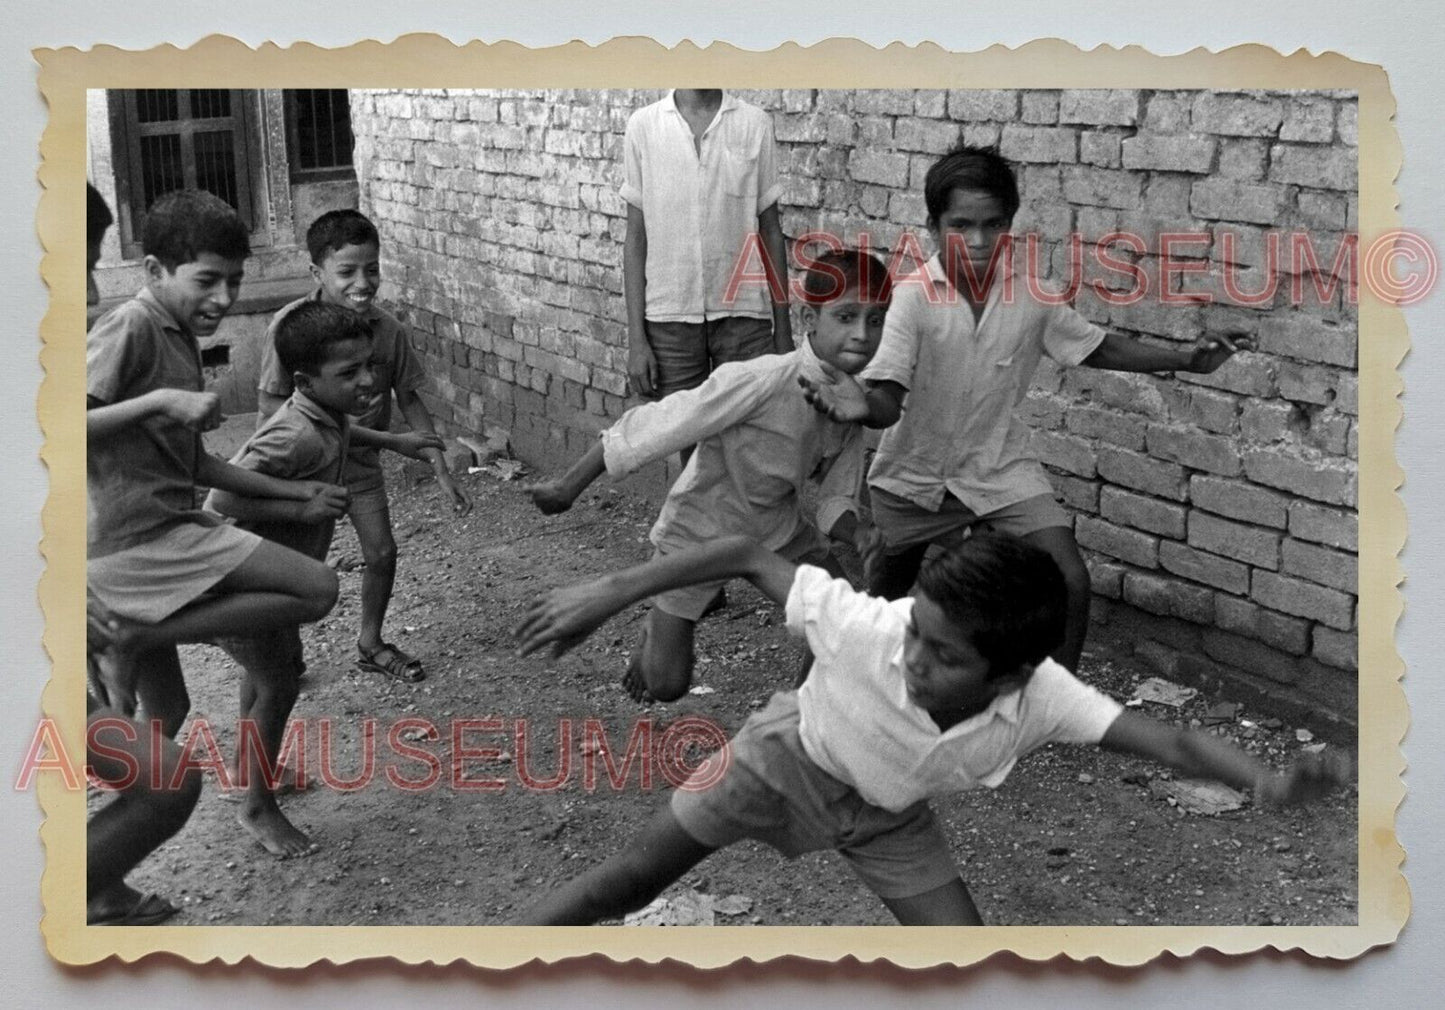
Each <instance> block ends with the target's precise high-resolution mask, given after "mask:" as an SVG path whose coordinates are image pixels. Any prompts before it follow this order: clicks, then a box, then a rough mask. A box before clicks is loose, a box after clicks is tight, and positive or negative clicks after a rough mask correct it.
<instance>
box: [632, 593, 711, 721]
mask: <svg viewBox="0 0 1445 1010" xmlns="http://www.w3.org/2000/svg"><path fill="white" fill-rule="evenodd" d="M696 628H697V625H696V624H695V623H694V622H693V621H689V620H687V619H686V618H683V617H675V616H673V615H672V614H669V613H665V612H664V611H662V610H659V609H658V608H657V607H653V608H652V610H651V611H650V612H649V613H648V615H647V624H646V625H645V626H644V628H643V631H642V634H641V635H640V636H639V637H638V641H637V645H636V647H635V648H634V649H633V651H632V661H631V662H630V663H628V665H627V674H626V675H625V676H624V677H623V678H622V686H623V687H625V688H626V689H627V693H628V694H630V695H631V696H632V698H633V700H635V701H643V702H645V701H648V700H653V701H676V700H677V699H678V698H681V697H682V696H683V695H684V694H686V693H687V689H688V688H689V687H690V686H692V667H693V659H694V657H693V652H692V645H693V634H694V632H695V630H696Z"/></svg>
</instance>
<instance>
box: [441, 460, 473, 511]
mask: <svg viewBox="0 0 1445 1010" xmlns="http://www.w3.org/2000/svg"><path fill="white" fill-rule="evenodd" d="M437 484H438V485H439V486H440V487H441V489H442V494H444V495H446V498H447V501H448V502H450V503H451V506H452V515H454V516H456V517H457V518H458V519H460V518H461V517H462V516H464V515H466V514H468V513H469V512H471V510H472V497H471V495H469V494H467V493H466V492H465V491H463V490H462V489H461V488H460V487H459V486H458V485H457V482H456V481H454V480H452V477H451V474H449V473H446V471H445V470H442V471H440V472H439V473H438V474H437Z"/></svg>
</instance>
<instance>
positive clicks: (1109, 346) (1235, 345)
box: [1084, 333, 1254, 373]
mask: <svg viewBox="0 0 1445 1010" xmlns="http://www.w3.org/2000/svg"><path fill="white" fill-rule="evenodd" d="M1253 348H1254V342H1253V341H1252V340H1250V338H1248V337H1246V336H1243V335H1241V334H1230V335H1227V336H1226V335H1223V334H1220V335H1216V336H1211V337H1201V338H1199V340H1197V341H1195V342H1194V343H1193V344H1191V345H1189V346H1188V347H1154V346H1152V345H1150V344H1143V343H1140V342H1139V341H1137V340H1131V339H1129V338H1128V337H1125V336H1122V335H1120V334H1118V333H1110V334H1107V335H1106V336H1105V337H1104V342H1103V343H1101V344H1100V345H1099V346H1098V347H1097V348H1096V349H1095V350H1094V353H1092V354H1090V355H1089V356H1088V357H1087V358H1085V359H1084V364H1085V365H1088V366H1089V367H1090V368H1107V369H1112V370H1113V371H1117V372H1201V373H1207V372H1212V371H1214V370H1215V369H1217V368H1218V367H1219V366H1220V365H1222V364H1224V363H1225V362H1226V361H1228V360H1229V359H1230V357H1231V356H1232V355H1234V353H1235V352H1237V351H1248V350H1252V349H1253Z"/></svg>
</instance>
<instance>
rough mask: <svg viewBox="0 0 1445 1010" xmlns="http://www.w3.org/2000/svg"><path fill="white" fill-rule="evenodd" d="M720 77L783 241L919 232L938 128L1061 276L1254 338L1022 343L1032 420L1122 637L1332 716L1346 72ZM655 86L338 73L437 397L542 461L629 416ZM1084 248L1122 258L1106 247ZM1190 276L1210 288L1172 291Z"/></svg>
mask: <svg viewBox="0 0 1445 1010" xmlns="http://www.w3.org/2000/svg"><path fill="white" fill-rule="evenodd" d="M742 95H743V97H745V98H747V99H748V100H750V101H753V102H754V103H756V104H758V105H761V106H762V107H764V108H766V109H768V110H769V111H770V112H771V113H772V115H773V121H774V125H775V128H776V133H777V138H778V142H779V146H780V154H781V156H780V170H781V173H782V176H783V179H784V195H783V200H782V209H783V222H784V229H785V231H786V232H787V234H788V235H789V236H797V235H799V234H802V233H804V232H807V231H811V230H817V229H825V230H830V231H832V232H834V233H835V234H838V235H840V236H842V237H843V238H844V239H845V240H848V241H853V240H854V237H855V236H857V235H858V234H859V233H860V232H866V233H867V234H868V236H869V241H870V242H871V243H872V244H873V245H875V246H878V247H881V248H884V249H893V248H895V247H898V244H899V241H900V238H901V237H902V236H903V235H904V234H905V233H906V232H913V233H916V234H917V235H918V236H919V237H920V238H921V239H922V241H923V247H924V248H925V249H928V248H929V246H928V242H927V238H926V235H925V234H924V232H925V228H924V219H925V216H926V215H925V211H924V206H923V198H922V182H923V175H924V173H925V172H926V171H927V168H928V166H929V165H930V164H931V163H932V162H933V161H934V160H935V159H936V158H937V156H938V155H939V154H941V153H942V152H944V151H945V150H947V149H948V148H949V147H951V146H952V145H954V144H955V143H956V142H957V141H959V140H960V139H962V140H966V141H969V142H972V143H981V144H990V145H993V144H996V145H998V147H999V149H1000V150H1001V152H1002V153H1003V154H1004V155H1005V156H1006V157H1008V158H1010V159H1011V160H1013V161H1014V162H1015V163H1016V164H1017V165H1018V175H1019V182H1020V189H1021V193H1022V197H1023V206H1022V208H1021V210H1020V213H1019V216H1018V218H1017V220H1016V222H1015V224H1016V229H1015V230H1016V232H1018V233H1029V232H1032V233H1034V234H1035V235H1036V236H1038V237H1039V239H1040V240H1041V241H1039V244H1038V248H1039V256H1038V261H1037V262H1038V269H1039V272H1040V273H1041V274H1042V275H1044V276H1046V277H1051V278H1053V279H1055V280H1056V281H1058V282H1060V283H1062V282H1064V281H1066V280H1067V279H1068V278H1069V277H1070V276H1071V264H1072V260H1071V256H1072V255H1078V256H1079V257H1080V259H1081V260H1082V277H1083V280H1084V281H1085V282H1087V283H1086V284H1085V286H1084V288H1083V289H1082V290H1081V291H1080V292H1079V295H1078V297H1077V300H1076V304H1077V306H1078V308H1079V310H1080V311H1081V312H1083V313H1084V314H1085V315H1086V316H1087V317H1088V318H1090V319H1092V320H1094V321H1096V322H1099V323H1101V324H1105V325H1108V326H1110V327H1112V328H1114V329H1117V330H1121V331H1125V332H1127V333H1131V334H1135V335H1138V336H1139V337H1140V338H1142V339H1144V340H1148V341H1155V342H1161V343H1168V342H1177V341H1184V340H1192V339H1194V338H1195V337H1197V336H1199V335H1200V334H1202V333H1204V332H1208V331H1225V330H1229V331H1243V332H1246V333H1249V334H1251V335H1252V336H1254V337H1255V338H1256V340H1257V342H1258V344H1259V347H1260V352H1259V353H1254V354H1247V355H1243V356H1241V357H1239V358H1237V359H1235V360H1234V361H1232V362H1231V363H1229V364H1228V365H1227V366H1226V367H1225V368H1223V369H1221V370H1220V371H1219V372H1217V373H1215V374H1214V375H1211V376H1193V375H1180V376H1177V377H1173V378H1171V377H1154V376H1141V375H1126V374H1122V373H1108V372H1100V371H1094V370H1090V369H1076V370H1072V371H1067V372H1065V371H1063V370H1060V369H1058V368H1057V367H1053V366H1051V365H1050V364H1049V363H1047V362H1046V363H1045V367H1044V368H1043V369H1041V371H1040V374H1039V376H1038V379H1037V382H1036V383H1035V388H1034V389H1033V391H1032V392H1031V394H1030V396H1029V399H1028V402H1027V413H1028V416H1029V419H1030V421H1031V422H1032V424H1033V425H1034V427H1035V429H1036V432H1037V435H1036V443H1035V444H1036V447H1037V449H1038V451H1039V453H1040V455H1041V457H1042V458H1043V459H1044V461H1045V462H1046V463H1047V464H1048V465H1049V467H1050V468H1051V470H1052V471H1053V473H1054V476H1055V479H1056V482H1057V486H1058V489H1059V491H1060V493H1061V494H1062V496H1063V497H1064V499H1065V501H1066V503H1067V504H1068V505H1069V507H1070V508H1071V510H1073V512H1074V513H1075V515H1076V519H1075V523H1076V526H1075V531H1076V535H1077V537H1078V540H1079V542H1080V544H1081V545H1082V546H1083V547H1084V549H1085V552H1086V554H1087V555H1088V557H1089V560H1090V564H1091V569H1092V571H1093V575H1094V584H1095V590H1096V596H1097V597H1098V600H1099V606H1098V607H1097V608H1096V619H1097V620H1098V621H1100V622H1101V623H1102V624H1104V625H1106V626H1112V627H1113V628H1115V629H1116V630H1117V631H1118V634H1117V635H1116V636H1114V637H1116V638H1117V639H1118V640H1121V641H1129V642H1131V643H1133V644H1134V647H1135V648H1136V650H1137V652H1138V653H1139V654H1140V656H1141V657H1142V658H1144V659H1145V660H1147V661H1149V662H1150V663H1152V664H1153V665H1154V666H1156V667H1157V668H1158V669H1159V670H1161V671H1162V672H1164V673H1166V674H1168V675H1172V676H1179V677H1181V678H1184V679H1191V680H1199V679H1201V678H1206V677H1208V676H1211V675H1215V674H1218V673H1220V672H1221V671H1222V672H1223V673H1224V674H1225V675H1227V676H1228V677H1229V678H1230V679H1231V680H1232V681H1233V682H1234V684H1235V685H1236V687H1239V688H1252V689H1255V690H1257V691H1259V692H1261V693H1262V694H1265V695H1268V696H1270V697H1271V698H1273V699H1275V700H1276V701H1277V702H1279V701H1284V702H1290V703H1292V705H1293V707H1294V708H1296V709H1297V710H1307V709H1310V710H1315V711H1325V712H1329V713H1333V714H1334V715H1337V716H1340V717H1344V718H1346V719H1349V718H1352V717H1353V711H1354V701H1353V699H1354V676H1353V671H1354V669H1355V665H1356V660H1355V653H1356V631H1355V629H1356V620H1357V618H1356V577H1355V564H1356V563H1355V551H1356V543H1357V539H1356V528H1357V517H1356V514H1355V504H1356V464H1355V458H1356V449H1357V434H1356V423H1357V421H1356V417H1357V413H1358V410H1357V383H1356V376H1355V371H1354V369H1355V364H1356V314H1355V311H1354V306H1353V302H1352V299H1351V297H1350V296H1351V295H1352V289H1350V288H1348V287H1346V286H1345V285H1344V284H1340V285H1336V286H1335V287H1334V288H1333V289H1332V290H1331V291H1330V293H1329V295H1328V297H1325V298H1323V299H1321V298H1319V297H1317V296H1316V294H1315V288H1314V286H1313V283H1319V284H1325V283H1326V282H1328V281H1330V280H1332V279H1334V278H1333V277H1332V276H1331V275H1332V270H1331V264H1333V263H1334V257H1335V253H1336V251H1337V249H1338V248H1339V247H1340V244H1341V242H1342V241H1343V240H1344V237H1345V235H1346V234H1347V233H1348V232H1349V231H1350V230H1352V229H1353V228H1354V227H1355V214H1356V198H1355V179H1356V170H1355V158H1356V153H1355V142H1356V141H1355V123H1356V120H1355V109H1356V107H1355V102H1354V100H1353V97H1352V96H1351V95H1350V94H1346V93H1323V94H1321V93H1310V94H1287V93H1263V92H1248V93H1233V92H1231V93H1223V92H1179V91H1157V92H1148V91H1095V90H1088V91H1062V92H1059V91H1025V92H1019V91H917V92H915V91H806V90H800V91H759V92H743V93H742ZM656 97H657V93H656V92H642V91H609V92H593V91H585V92H584V91H528V92H455V91H407V92H397V91H359V92H355V93H353V99H352V110H353V119H354V128H355V133H356V137H357V161H358V176H359V178H360V185H361V203H362V208H363V210H365V211H366V212H367V213H369V214H371V215H373V216H374V217H375V218H376V220H377V222H378V224H379V225H380V226H381V230H382V234H383V236H384V248H383V257H384V265H385V269H386V272H387V277H388V280H389V281H390V282H391V285H392V286H391V287H390V289H389V291H388V292H387V293H388V295H389V296H390V298H391V300H392V301H393V302H394V304H395V305H396V306H397V307H398V309H399V310H400V312H401V314H402V315H403V316H404V317H405V318H406V319H407V320H408V321H409V322H410V323H411V325H412V327H413V329H414V333H415V340H416V343H417V345H418V347H419V348H420V349H421V350H422V352H423V353H424V355H425V357H426V361H427V365H428V368H429V372H430V374H431V377H432V382H431V389H430V390H429V396H430V402H431V404H432V406H433V409H434V410H435V412H436V413H437V414H438V415H439V417H440V418H441V419H442V420H443V421H444V422H446V423H448V424H450V425H452V426H453V427H456V428H466V429H472V430H478V431H481V430H487V431H491V430H503V431H505V432H507V433H508V434H509V436H510V438H511V440H512V443H513V445H514V446H515V447H516V448H517V450H518V451H519V452H520V453H521V454H522V455H523V456H524V457H526V458H529V459H532V460H533V461H534V462H536V463H538V464H540V465H543V466H557V465H560V464H561V463H563V462H564V461H566V460H570V459H571V458H574V457H575V456H576V455H578V454H580V453H581V452H583V451H584V450H585V448H586V447H587V446H588V445H589V444H590V442H591V440H592V438H593V437H594V435H595V433H596V431H597V430H598V429H599V428H601V427H603V426H605V425H606V424H607V423H609V421H610V420H611V419H613V418H615V417H616V416H617V415H618V414H619V413H620V412H621V411H622V410H623V409H624V406H625V399H624V397H625V394H626V378H625V367H626V328H625V325H624V320H625V312H624V307H623V300H622V272H621V258H622V255H621V245H622V238H623V223H624V217H623V215H624V207H623V204H622V201H621V198H620V197H619V196H618V194H617V187H618V184H619V182H620V175H621V142H622V135H623V129H624V127H625V125H626V121H627V117H628V115H629V114H630V113H631V112H632V111H633V110H634V109H636V108H638V107H640V106H642V105H644V104H646V103H647V102H650V101H652V100H654V99H655V98H656ZM1075 232H1076V233H1078V234H1079V235H1080V236H1081V242H1080V244H1079V246H1078V248H1077V253H1075V251H1073V250H1071V249H1070V246H1069V242H1068V241H1067V236H1069V235H1070V233H1075ZM1120 232H1123V233H1127V234H1128V235H1129V236H1134V237H1133V238H1129V237H1125V238H1120V237H1118V234H1117V233H1120ZM1226 232H1228V233H1230V234H1231V236H1232V239H1231V241H1232V243H1233V244H1232V246H1230V247H1227V246H1226V245H1225V241H1224V234H1225V233H1226ZM1292 232H1299V233H1305V234H1307V235H1308V236H1309V238H1310V241H1311V244H1312V248H1313V250H1314V251H1315V254H1316V259H1317V262H1318V265H1317V266H1315V267H1313V268H1312V267H1311V265H1310V264H1309V263H1308V262H1306V261H1304V260H1302V259H1299V258H1298V257H1296V259H1297V260H1298V262H1296V263H1292V262H1291V254H1290V239H1289V234H1290V233H1292ZM1171 233H1186V234H1188V235H1190V236H1192V237H1191V238H1189V239H1188V240H1186V241H1184V242H1183V243H1179V242H1178V240H1175V245H1174V247H1173V250H1172V256H1173V259H1174V260H1175V262H1176V264H1183V267H1184V269H1182V270H1176V271H1173V272H1171V273H1170V274H1169V276H1166V277H1161V270H1160V264H1161V256H1160V252H1161V245H1162V244H1163V243H1168V242H1169V241H1170V239H1168V238H1167V236H1168V235H1169V234H1171ZM1272 235H1273V236H1276V237H1277V238H1278V240H1279V242H1280V245H1279V260H1278V270H1279V280H1280V287H1279V290H1278V291H1277V292H1275V294H1274V295H1273V296H1272V297H1265V298H1262V299H1257V300H1255V301H1254V302H1253V303H1251V304H1240V302H1241V300H1242V299H1241V295H1244V296H1249V295H1252V294H1254V293H1255V292H1259V291H1261V290H1262V288H1263V286H1264V284H1265V281H1266V280H1267V277H1268V274H1267V259H1268V253H1269V248H1270V245H1269V243H1270V242H1271V241H1274V239H1272V238H1271V236H1272ZM1161 236H1166V237H1164V238H1161ZM1101 239H1104V240H1105V242H1106V244H1104V245H1100V244H1099V242H1100V240H1101ZM1101 252H1102V253H1106V254H1108V255H1110V256H1112V257H1113V258H1114V260H1116V261H1118V263H1119V264H1120V265H1119V266H1116V267H1114V268H1113V269H1105V267H1104V264H1103V263H1101V260H1100V253H1101ZM1126 270H1133V271H1137V276H1140V277H1143V278H1145V279H1147V282H1148V284H1149V288H1148V292H1147V294H1146V295H1145V296H1144V297H1143V298H1141V299H1138V300H1136V301H1134V302H1133V303H1132V304H1124V303H1119V302H1120V301H1121V295H1122V294H1123V293H1125V292H1126V290H1127V289H1128V288H1130V286H1131V285H1133V284H1135V283H1136V277H1134V276H1131V275H1130V274H1129V273H1126V272H1125V271H1126ZM1295 274H1298V275H1300V277H1301V278H1302V279H1303V280H1304V281H1305V283H1304V285H1303V291H1304V294H1305V297H1304V298H1303V299H1302V300H1301V301H1299V303H1298V304H1296V303H1295V301H1296V300H1295V299H1292V298H1291V297H1290V290H1289V289H1290V282H1291V278H1292V277H1293V276H1294V275H1295ZM1312 282H1313V283H1312ZM1093 284H1097V285H1099V289H1098V290H1096V289H1094V288H1092V287H1091V286H1090V285H1093ZM1161 284H1162V285H1163V287H1162V288H1161ZM1161 292H1168V294H1167V295H1163V296H1161ZM1187 294H1194V295H1209V296H1212V297H1213V298H1214V300H1213V301H1212V302H1210V303H1207V304H1171V303H1170V301H1171V298H1172V300H1173V301H1180V300H1182V299H1183V297H1184V296H1185V295H1187ZM1096 632H1097V629H1096ZM1105 635H1106V637H1108V636H1107V632H1106V633H1105Z"/></svg>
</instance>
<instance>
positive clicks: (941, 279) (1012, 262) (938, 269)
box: [924, 249, 1024, 304]
mask: <svg viewBox="0 0 1445 1010" xmlns="http://www.w3.org/2000/svg"><path fill="white" fill-rule="evenodd" d="M1003 266H1004V273H1003V274H995V275H994V280H993V283H992V284H991V285H989V289H988V295H987V296H985V298H984V303H985V304H988V303H990V302H992V301H993V300H994V299H995V298H997V297H998V296H999V292H1001V291H1002V290H1003V285H1002V284H1000V283H999V278H1000V277H1002V276H1005V275H1007V274H1012V275H1013V276H1014V277H1018V276H1019V273H1020V271H1021V270H1022V269H1023V267H1024V257H1022V256H1020V255H1019V251H1018V250H1017V249H1010V250H1009V252H1008V256H1007V258H1006V259H1005V260H1004V262H1003ZM924 269H925V270H927V271H928V276H929V277H930V278H931V279H932V280H933V281H935V282H936V283H940V284H945V285H948V286H949V287H952V285H951V284H949V280H948V275H947V274H946V273H944V272H943V253H942V252H936V253H934V254H933V255H932V256H930V257H928V262H927V263H926V264H924Z"/></svg>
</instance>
